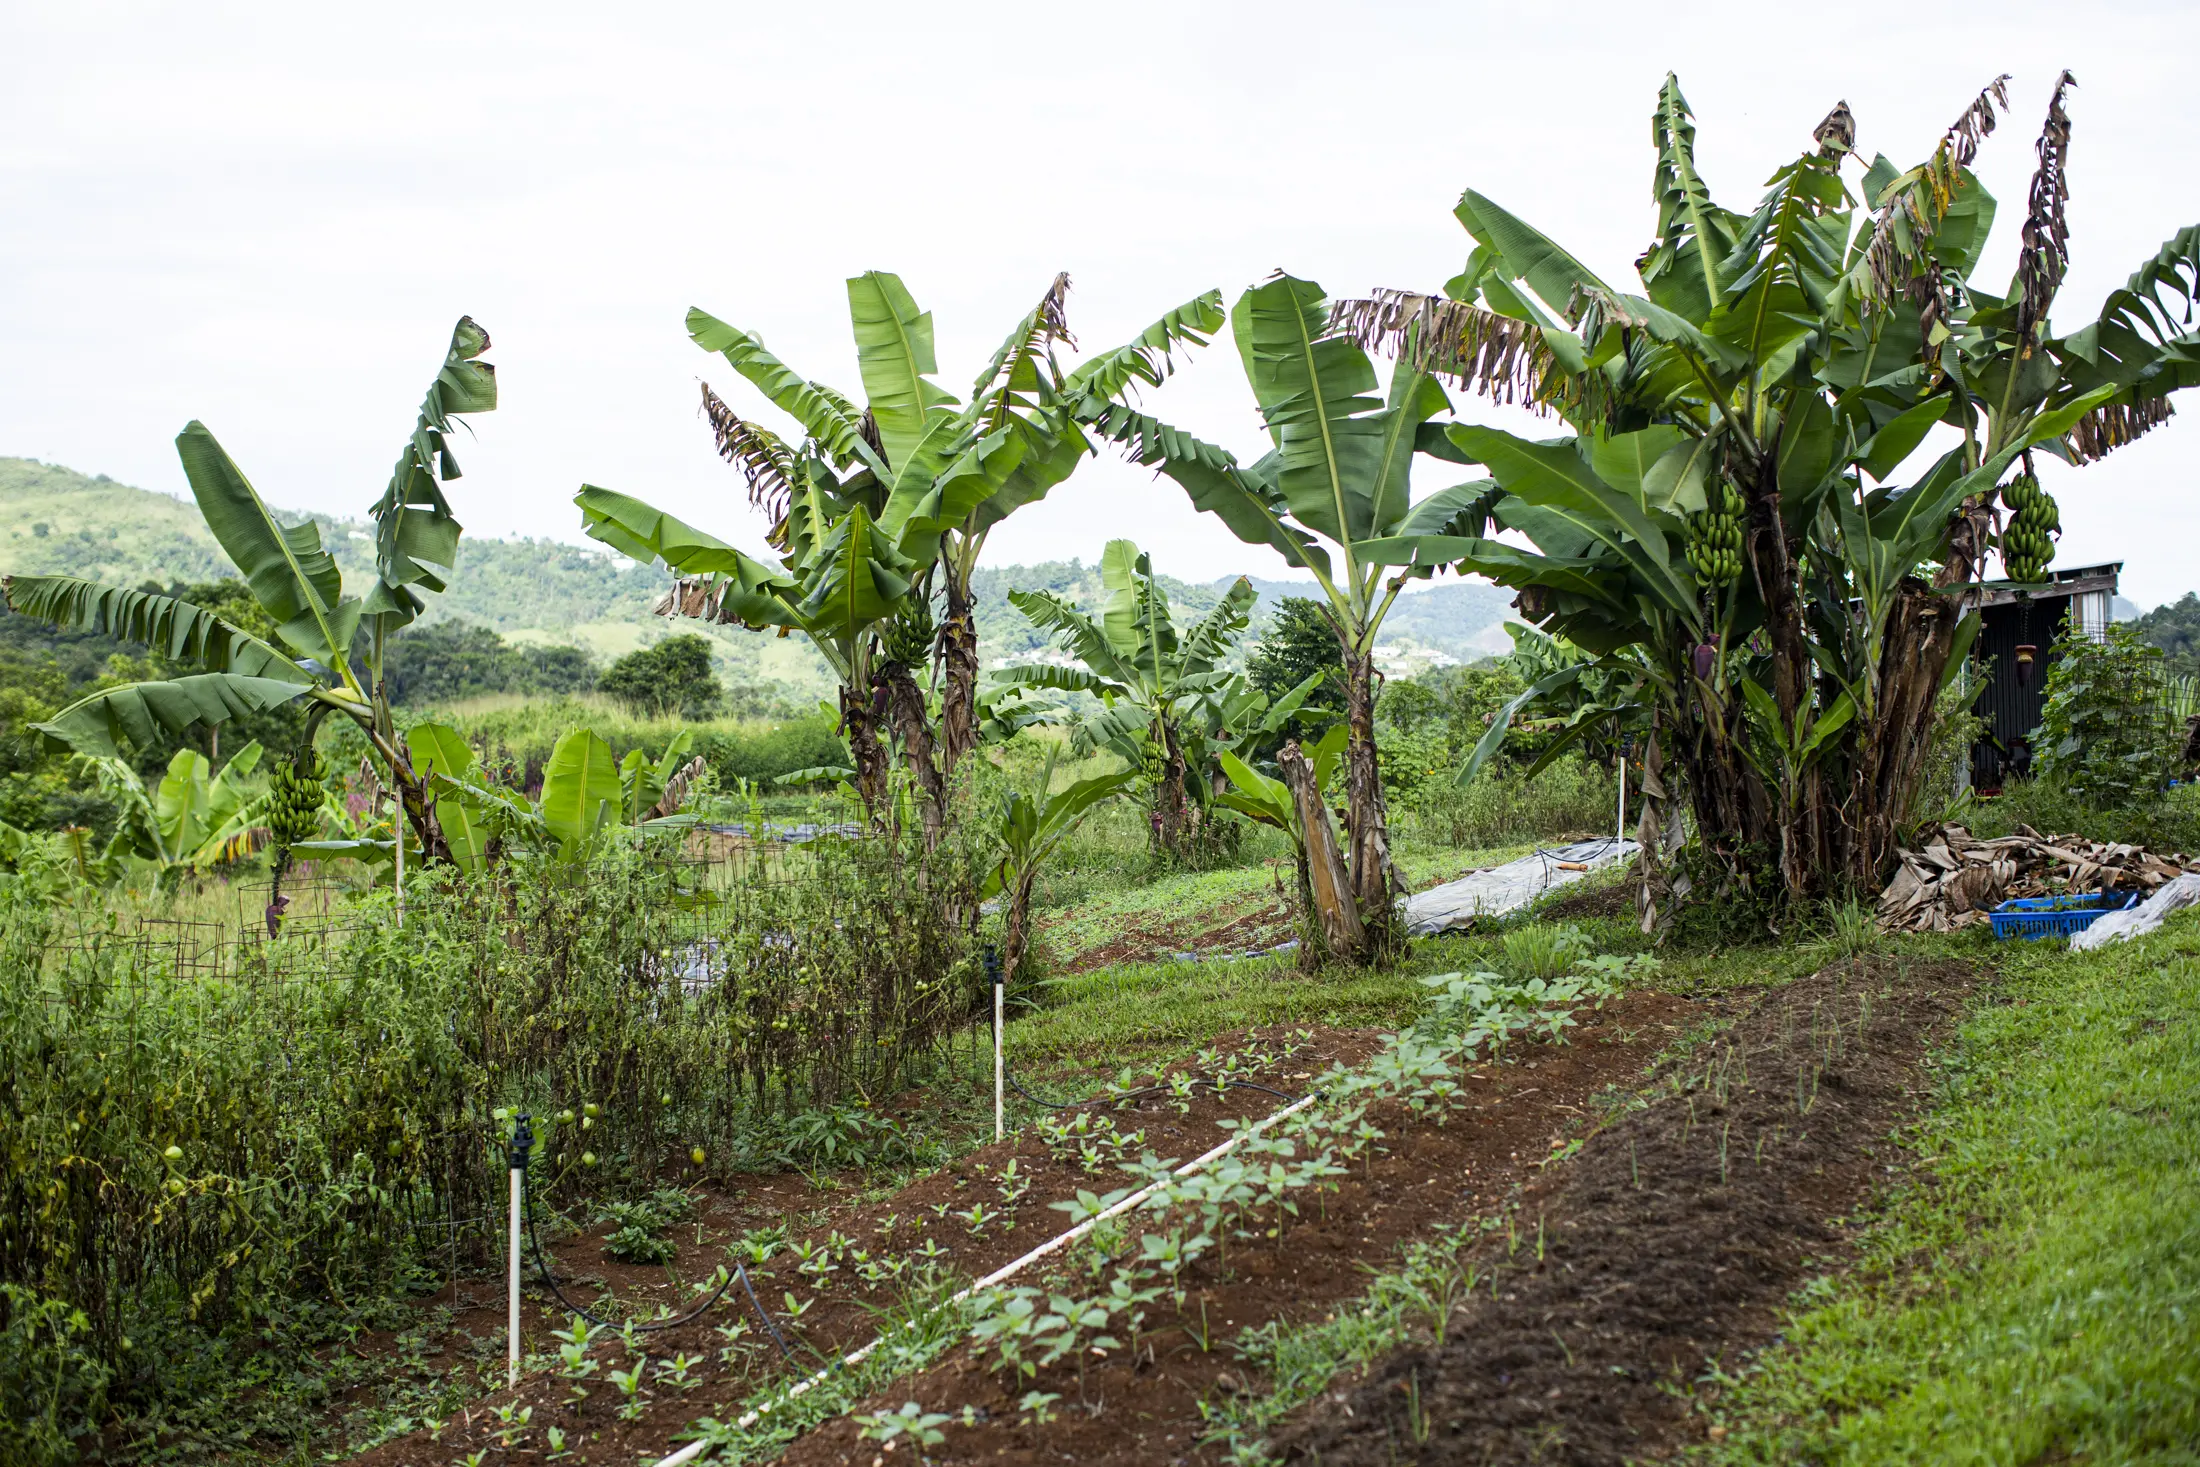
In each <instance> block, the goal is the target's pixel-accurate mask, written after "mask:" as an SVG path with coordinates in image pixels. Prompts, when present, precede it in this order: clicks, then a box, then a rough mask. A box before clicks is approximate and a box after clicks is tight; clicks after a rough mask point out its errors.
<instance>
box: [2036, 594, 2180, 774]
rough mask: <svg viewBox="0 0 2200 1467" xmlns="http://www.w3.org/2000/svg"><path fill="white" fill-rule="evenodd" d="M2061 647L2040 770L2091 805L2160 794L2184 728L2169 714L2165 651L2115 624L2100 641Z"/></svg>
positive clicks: (2042, 734) (2044, 717)
mask: <svg viewBox="0 0 2200 1467" xmlns="http://www.w3.org/2000/svg"><path fill="white" fill-rule="evenodd" d="M2056 652H2057V655H2056V658H2055V662H2054V665H2053V666H2052V667H2051V668H2050V669H2049V670H2048V674H2047V707H2046V709H2045V711H2044V712H2042V714H2041V715H2040V730H2039V736H2038V749H2039V769H2040V773H2041V774H2042V775H2044V776H2046V777H2047V778H2049V779H2052V780H2054V781H2056V782H2058V783H2060V784H2061V785H2063V786H2064V787H2065V788H2067V789H2068V790H2069V791H2070V792H2071V793H2072V794H2073V795H2075V796H2077V797H2078V798H2079V799H2080V800H2083V801H2086V802H2087V803H2089V804H2094V805H2104V806H2114V805H2132V804H2139V803H2146V802H2151V801H2153V800H2155V799H2157V798H2159V797H2160V796H2161V794H2162V791H2163V788H2164V786H2165V785H2166V784H2167V782H2168V780H2169V778H2170V776H2171V775H2172V774H2173V773H2174V772H2175V771H2176V767H2177V756H2178V752H2179V749H2180V748H2181V746H2182V738H2181V735H2182V733H2183V730H2182V729H2179V728H2175V727H2173V726H2172V724H2171V721H2170V719H2169V718H2168V717H2167V715H2166V710H2165V704H2166V701H2167V698H2168V688H2167V685H2166V682H2165V679H2164V677H2163V675H2162V649H2161V648H2159V647H2155V646H2151V645H2149V644H2148V643H2146V642H2143V641H2141V640H2140V639H2139V637H2138V636H2137V634H2135V633H2134V632H2133V631H2132V630H2131V629H2130V628H2129V627H2128V626H2113V627H2110V628H2109V629H2108V635H2107V637H2106V638H2105V639H2103V640H2101V641H2098V642H2096V641H2094V640H2093V639H2092V638H2090V637H2085V636H2075V637H2068V638H2065V639H2064V640H2063V642H2062V644H2061V645H2060V646H2059V647H2058V648H2057V649H2056Z"/></svg>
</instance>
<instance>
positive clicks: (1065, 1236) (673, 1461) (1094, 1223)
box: [655, 989, 1315, 1467]
mask: <svg viewBox="0 0 2200 1467" xmlns="http://www.w3.org/2000/svg"><path fill="white" fill-rule="evenodd" d="M994 992H995V993H996V994H998V993H999V992H1000V990H999V989H995V990H994ZM1314 1100H1315V1097H1314V1096H1311V1095H1309V1096H1307V1097H1306V1098H1305V1099H1303V1100H1295V1101H1293V1102H1291V1104H1289V1105H1287V1106H1285V1107H1284V1108H1283V1109H1282V1110H1279V1111H1277V1112H1276V1113H1275V1114H1274V1115H1271V1116H1268V1117H1267V1118H1266V1119H1264V1120H1261V1121H1259V1122H1257V1123H1255V1124H1253V1125H1251V1126H1248V1127H1246V1128H1245V1129H1244V1130H1242V1131H1239V1132H1238V1133H1236V1134H1235V1135H1233V1136H1232V1137H1231V1138H1230V1139H1229V1140H1227V1141H1225V1142H1223V1143H1222V1144H1221V1145H1219V1146H1216V1147H1214V1148H1212V1149H1211V1150H1209V1151H1207V1152H1205V1153H1204V1154H1202V1155H1200V1156H1196V1157H1194V1158H1193V1159H1192V1160H1190V1161H1188V1162H1186V1163H1184V1165H1182V1166H1180V1167H1178V1168H1177V1169H1176V1170H1175V1171H1173V1172H1171V1173H1170V1174H1169V1175H1170V1176H1171V1177H1188V1176H1190V1175H1191V1174H1192V1173H1193V1172H1196V1171H1198V1170H1199V1169H1200V1168H1201V1167H1204V1166H1207V1165H1209V1164H1211V1163H1213V1162H1215V1161H1217V1160H1219V1159H1221V1158H1222V1157H1223V1156H1225V1155H1227V1154H1228V1153H1229V1152H1230V1151H1231V1150H1232V1149H1233V1148H1234V1147H1236V1146H1237V1144H1238V1143H1239V1142H1241V1141H1244V1140H1246V1139H1247V1138H1248V1137H1252V1136H1257V1135H1259V1134H1260V1133H1261V1132H1262V1131H1265V1130H1267V1129H1268V1128H1269V1127H1270V1126H1272V1125H1274V1124H1275V1123H1276V1122H1278V1121H1280V1120H1282V1119H1284V1118H1285V1117H1286V1116H1291V1115H1295V1114H1297V1113H1298V1112H1300V1111H1302V1110H1304V1109H1306V1108H1307V1107H1308V1106H1310V1105H1312V1104H1313V1103H1314ZM1165 1185H1166V1182H1165V1181H1162V1182H1149V1183H1147V1184H1146V1185H1145V1186H1143V1187H1141V1188H1139V1189H1138V1190H1137V1191H1136V1192H1133V1193H1132V1194H1131V1195H1130V1196H1128V1197H1126V1198H1124V1199H1123V1200H1122V1201H1121V1202H1118V1203H1116V1204H1115V1205H1114V1206H1113V1207H1110V1208H1108V1209H1107V1210H1106V1211H1105V1212H1101V1213H1098V1214H1096V1215H1094V1216H1092V1217H1088V1218H1086V1219H1085V1220H1084V1221H1083V1222H1081V1223H1079V1224H1078V1225H1077V1226H1076V1227H1074V1228H1071V1229H1070V1230H1069V1231H1068V1232H1066V1233H1061V1234H1058V1235H1056V1236H1055V1237H1052V1238H1049V1239H1047V1241H1045V1242H1044V1243H1041V1244H1040V1245H1039V1246H1038V1247H1036V1248H1034V1249H1032V1250H1031V1251H1030V1252H1029V1253H1026V1254H1025V1255H1024V1256H1023V1257H1021V1258H1019V1259H1017V1260H1016V1261H1015V1262H1014V1263H1009V1264H1004V1265H1003V1266H1001V1267H1000V1268H997V1269H995V1270H993V1272H991V1273H989V1274H987V1275H986V1276H985V1277H984V1278H982V1279H979V1280H978V1281H977V1282H976V1283H974V1284H972V1285H971V1286H970V1287H969V1288H967V1289H964V1290H963V1291H962V1292H960V1293H958V1294H956V1295H955V1296H954V1297H953V1298H952V1299H949V1300H948V1301H947V1302H948V1303H949V1304H950V1305H954V1304H960V1303H962V1302H963V1301H964V1300H965V1299H968V1298H969V1297H970V1296H971V1295H972V1294H975V1293H977V1292H978V1291H979V1290H980V1289H990V1288H992V1287H993V1286H994V1285H995V1284H997V1283H1000V1282H1001V1281H1002V1280H1003V1279H1007V1278H1012V1277H1014V1276H1015V1275H1016V1274H1017V1273H1019V1272H1021V1271H1022V1270H1023V1269H1025V1268H1026V1267H1028V1266H1030V1265H1031V1264H1034V1263H1036V1262H1038V1261H1039V1260H1040V1259H1042V1258H1044V1257H1046V1256H1047V1255H1048V1254H1049V1253H1053V1252H1055V1251H1056V1250H1058V1249H1061V1248H1066V1247H1068V1246H1069V1245H1070V1244H1071V1243H1074V1242H1075V1241H1077V1239H1079V1238H1082V1237H1083V1236H1084V1235H1085V1234H1087V1233H1089V1232H1091V1231H1092V1230H1093V1229H1094V1228H1096V1227H1098V1226H1100V1224H1102V1223H1104V1222H1106V1221H1108V1220H1109V1219H1110V1218H1114V1217H1120V1216H1122V1215H1123V1214H1124V1213H1126V1212H1129V1211H1130V1210H1131V1209H1132V1208H1134V1207H1136V1206H1138V1205H1139V1204H1140V1203H1142V1202H1144V1201H1145V1200H1146V1199H1147V1198H1149V1197H1151V1196H1153V1194H1154V1193H1156V1192H1158V1191H1160V1190H1161V1189H1162V1187H1163V1186H1165ZM884 1343H886V1337H885V1336H884V1335H881V1336H879V1337H878V1338H877V1339H875V1340H873V1341H871V1343H870V1344H868V1345H865V1346H864V1347H863V1348H862V1349H860V1350H857V1351H855V1352H853V1353H852V1354H848V1355H843V1356H841V1358H840V1363H839V1364H838V1365H828V1366H826V1367H825V1368H824V1369H823V1370H820V1371H819V1372H818V1373H817V1374H815V1375H813V1376H811V1377H810V1378H809V1379H808V1380H804V1381H798V1382H796V1383H795V1385H794V1386H793V1388H792V1389H790V1390H789V1391H788V1392H787V1393H786V1394H785V1395H784V1396H781V1397H779V1398H778V1399H777V1400H772V1401H766V1402H765V1403H764V1404H763V1405H761V1406H758V1407H757V1408H756V1409H755V1410H753V1411H750V1412H747V1413H745V1414H744V1415H743V1416H742V1417H741V1419H740V1420H738V1421H736V1422H735V1423H734V1425H735V1426H737V1427H741V1428H743V1429H746V1428H748V1427H751V1426H754V1425H755V1424H756V1423H757V1422H758V1421H759V1420H761V1419H762V1418H763V1416H764V1413H765V1412H767V1411H769V1410H771V1409H772V1407H774V1406H776V1405H778V1404H779V1403H780V1402H781V1401H791V1400H793V1399H794V1398H795V1397H797V1396H804V1395H808V1394H809V1393H810V1391H811V1390H812V1389H814V1388H815V1387H816V1386H817V1385H818V1383H819V1382H821V1381H823V1380H824V1379H826V1377H828V1376H830V1375H831V1374H832V1373H833V1372H834V1371H835V1370H845V1369H846V1368H847V1367H849V1366H851V1365H860V1364H862V1363H863V1362H864V1361H865V1360H866V1359H868V1358H869V1357H870V1354H871V1352H872V1351H873V1350H876V1349H877V1348H878V1347H879V1346H880V1345H882V1344H884ZM709 1446H710V1443H709V1442H707V1441H697V1442H690V1443H688V1444H687V1445H686V1446H684V1447H682V1448H680V1450H679V1451H677V1452H674V1453H673V1454H672V1455H671V1456H669V1457H660V1458H658V1459H657V1462H656V1463H655V1467H687V1464H688V1463H690V1462H693V1461H695V1460H696V1459H697V1458H699V1457H701V1456H702V1455H703V1453H704V1451H705V1450H707V1449H708V1448H709Z"/></svg>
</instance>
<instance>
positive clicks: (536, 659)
mask: <svg viewBox="0 0 2200 1467" xmlns="http://www.w3.org/2000/svg"><path fill="white" fill-rule="evenodd" d="M382 675H383V679H384V681H386V682H387V683H388V684H389V690H390V701H391V702H392V703H394V704H396V705H397V706H398V707H400V708H408V707H409V708H419V707H424V706H426V705H429V704H434V703H452V702H456V701H458V700H459V699H461V698H478V697H481V696H483V695H484V694H489V693H547V694H558V693H583V692H586V691H588V690H589V689H590V688H592V687H594V686H595V685H596V668H595V664H594V662H593V661H591V660H590V658H589V656H588V653H587V652H585V651H583V650H582V649H581V648H579V647H515V646H513V645H512V644H511V643H510V642H507V641H505V640H504V638H503V637H501V636H499V635H498V634H497V632H496V630H495V629H494V628H492V627H486V626H483V625H481V624H480V623H479V622H469V621H459V620H456V619H452V620H445V621H438V622H432V623H430V624H429V625H426V626H418V627H414V628H413V629H412V630H411V631H410V632H408V633H407V634H406V635H405V638H404V640H402V641H401V642H399V643H397V645H396V646H395V647H394V648H392V649H391V653H390V658H389V661H388V662H387V663H385V664H384V666H383V669H382Z"/></svg>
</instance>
